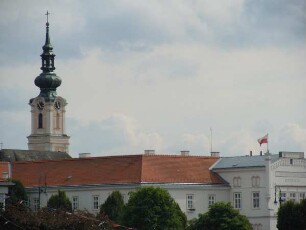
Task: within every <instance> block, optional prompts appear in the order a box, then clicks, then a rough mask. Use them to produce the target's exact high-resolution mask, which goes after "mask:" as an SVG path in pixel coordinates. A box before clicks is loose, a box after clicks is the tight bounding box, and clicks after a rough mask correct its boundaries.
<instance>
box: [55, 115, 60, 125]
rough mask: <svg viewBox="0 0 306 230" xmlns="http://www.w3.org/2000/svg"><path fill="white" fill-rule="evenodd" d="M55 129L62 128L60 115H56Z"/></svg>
mask: <svg viewBox="0 0 306 230" xmlns="http://www.w3.org/2000/svg"><path fill="white" fill-rule="evenodd" d="M55 123H56V124H55V128H56V129H59V128H60V114H59V113H56V119H55Z"/></svg>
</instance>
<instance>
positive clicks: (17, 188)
mask: <svg viewBox="0 0 306 230" xmlns="http://www.w3.org/2000/svg"><path fill="white" fill-rule="evenodd" d="M8 181H10V182H13V183H14V185H13V186H10V187H9V190H8V196H9V198H8V200H7V201H8V203H13V204H15V203H17V202H20V201H26V200H27V199H28V198H27V193H26V190H25V188H24V186H23V184H22V183H21V181H19V180H15V179H10V180H8Z"/></svg>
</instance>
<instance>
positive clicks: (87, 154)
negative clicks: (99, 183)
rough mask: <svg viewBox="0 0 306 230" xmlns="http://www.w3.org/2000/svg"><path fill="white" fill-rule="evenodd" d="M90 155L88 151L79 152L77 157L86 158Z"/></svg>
mask: <svg viewBox="0 0 306 230" xmlns="http://www.w3.org/2000/svg"><path fill="white" fill-rule="evenodd" d="M88 157H91V156H90V153H79V158H88Z"/></svg>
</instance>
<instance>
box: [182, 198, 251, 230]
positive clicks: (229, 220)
mask: <svg viewBox="0 0 306 230" xmlns="http://www.w3.org/2000/svg"><path fill="white" fill-rule="evenodd" d="M187 229H188V230H198V229H205V230H251V229H252V225H251V224H250V222H249V220H248V219H247V218H246V216H244V215H241V214H240V213H239V211H238V210H236V209H234V208H233V207H232V206H231V204H230V203H223V202H218V203H215V204H213V205H211V206H210V207H209V211H208V212H206V213H205V214H199V217H198V218H197V219H194V220H192V221H191V222H190V225H189V226H188V228H187Z"/></svg>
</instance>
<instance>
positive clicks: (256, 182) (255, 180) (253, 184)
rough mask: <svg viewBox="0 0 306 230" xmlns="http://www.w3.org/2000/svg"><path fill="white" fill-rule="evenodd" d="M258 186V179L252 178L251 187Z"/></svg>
mask: <svg viewBox="0 0 306 230" xmlns="http://www.w3.org/2000/svg"><path fill="white" fill-rule="evenodd" d="M259 186H260V177H259V176H252V187H259Z"/></svg>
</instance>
